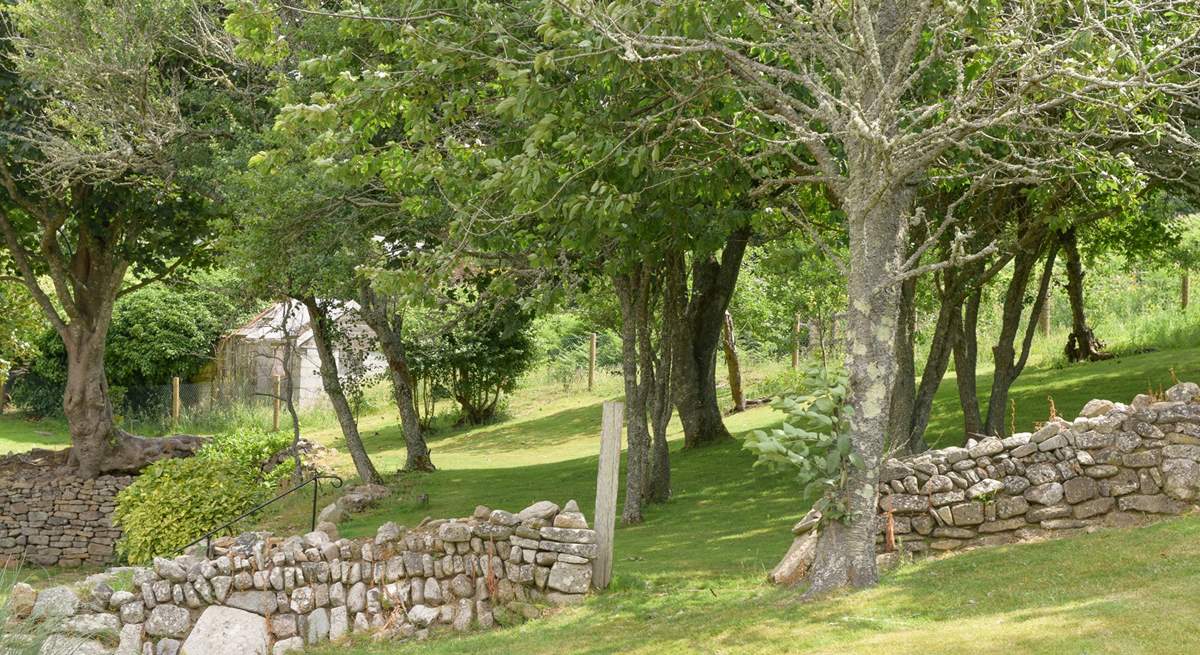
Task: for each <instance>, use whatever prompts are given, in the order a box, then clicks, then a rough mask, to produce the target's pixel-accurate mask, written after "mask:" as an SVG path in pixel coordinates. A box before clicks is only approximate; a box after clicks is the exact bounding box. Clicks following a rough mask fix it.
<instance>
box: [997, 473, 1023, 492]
mask: <svg viewBox="0 0 1200 655" xmlns="http://www.w3.org/2000/svg"><path fill="white" fill-rule="evenodd" d="M1001 482H1003V483H1004V491H1005V493H1007V494H1009V495H1010V496H1020V495H1021V494H1022V493H1024V492H1025V490H1026V489H1028V488H1029V480H1026V479H1025V478H1023V477H1021V476H1019V475H1008V476H1005V477H1004V479H1003V480H1001Z"/></svg>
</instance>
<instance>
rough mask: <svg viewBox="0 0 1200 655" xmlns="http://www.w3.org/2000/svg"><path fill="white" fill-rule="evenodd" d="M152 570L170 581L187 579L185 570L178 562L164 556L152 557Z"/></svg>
mask: <svg viewBox="0 0 1200 655" xmlns="http://www.w3.org/2000/svg"><path fill="white" fill-rule="evenodd" d="M154 571H155V572H156V573H158V575H159V577H161V578H163V579H166V580H170V581H171V582H186V581H187V579H188V575H187V571H185V570H184V568H183V567H182V566H180V565H179V563H178V562H176V561H175V560H171V559H166V558H165V557H155V558H154Z"/></svg>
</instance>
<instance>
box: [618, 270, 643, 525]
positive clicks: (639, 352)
mask: <svg viewBox="0 0 1200 655" xmlns="http://www.w3.org/2000/svg"><path fill="white" fill-rule="evenodd" d="M612 282H613V288H614V289H615V290H616V294H617V299H618V300H619V301H620V305H621V371H622V374H623V378H624V383H625V434H626V440H627V443H626V451H625V452H626V461H625V505H624V507H623V508H622V510H621V521H622V522H623V523H625V524H626V525H631V524H635V523H641V522H642V506H643V505H644V504H645V501H646V498H645V497H646V492H647V488H648V486H649V474H650V429H649V424H648V422H647V416H646V414H647V399H648V394H649V391H650V382H651V380H650V379H648V376H647V370H646V363H647V360H648V358H649V356H648V354H647V353H646V352H645V349H644V348H642V347H640V346H642V345H643V343H644V341H645V339H644V337H643V332H645V331H646V330H647V329H648V325H647V323H648V313H649V307H648V305H649V298H650V288H649V287H650V275H649V272H648V271H647V269H646V266H645V265H644V264H639V265H638V266H636V267H635V268H634V269H633V270H632V271H629V272H625V273H620V274H616V275H613V278H612Z"/></svg>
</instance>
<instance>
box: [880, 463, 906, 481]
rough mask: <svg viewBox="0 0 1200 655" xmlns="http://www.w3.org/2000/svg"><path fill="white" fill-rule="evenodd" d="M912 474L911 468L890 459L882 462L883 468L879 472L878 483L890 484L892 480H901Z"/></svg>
mask: <svg viewBox="0 0 1200 655" xmlns="http://www.w3.org/2000/svg"><path fill="white" fill-rule="evenodd" d="M912 474H913V470H912V468H911V467H910V466H909V465H907V464H905V463H904V462H902V461H900V460H898V459H896V458H894V457H893V458H890V459H888V460H885V461H884V462H883V466H882V467H880V470H879V481H880V482H891V481H892V480H902V479H904V478H906V477H908V476H910V475H912Z"/></svg>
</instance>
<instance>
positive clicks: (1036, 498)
mask: <svg viewBox="0 0 1200 655" xmlns="http://www.w3.org/2000/svg"><path fill="white" fill-rule="evenodd" d="M1024 495H1025V500H1028V501H1029V502H1031V503H1036V504H1038V505H1055V504H1057V503H1058V502H1059V501H1061V500H1062V499H1063V486H1062V485H1061V484H1059V483H1057V482H1049V483H1046V484H1039V485H1037V486H1036V487H1030V488H1028V489H1026V490H1025V494H1024Z"/></svg>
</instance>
